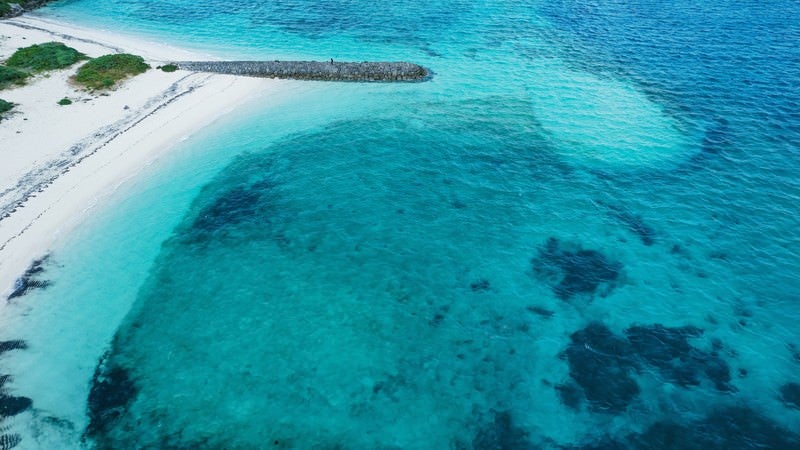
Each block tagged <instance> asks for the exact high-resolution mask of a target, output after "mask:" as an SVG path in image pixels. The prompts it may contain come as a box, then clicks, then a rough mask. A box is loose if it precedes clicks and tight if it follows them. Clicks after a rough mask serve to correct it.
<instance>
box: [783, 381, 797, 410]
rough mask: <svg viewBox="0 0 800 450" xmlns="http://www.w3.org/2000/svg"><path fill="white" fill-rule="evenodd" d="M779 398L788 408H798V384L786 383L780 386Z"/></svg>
mask: <svg viewBox="0 0 800 450" xmlns="http://www.w3.org/2000/svg"><path fill="white" fill-rule="evenodd" d="M781 400H783V403H785V404H786V406H789V407H790V408H795V409H800V384H799V383H786V384H784V385H783V386H781Z"/></svg>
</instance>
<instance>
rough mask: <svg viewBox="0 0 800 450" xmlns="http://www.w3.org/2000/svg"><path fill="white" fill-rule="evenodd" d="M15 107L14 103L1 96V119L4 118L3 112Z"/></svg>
mask: <svg viewBox="0 0 800 450" xmlns="http://www.w3.org/2000/svg"><path fill="white" fill-rule="evenodd" d="M12 109H14V104H13V103H11V102H7V101H5V100H3V99H2V98H0V120H3V114H4V113H7V112H9V111H11V110H12Z"/></svg>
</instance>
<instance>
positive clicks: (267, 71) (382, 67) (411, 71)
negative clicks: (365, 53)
mask: <svg viewBox="0 0 800 450" xmlns="http://www.w3.org/2000/svg"><path fill="white" fill-rule="evenodd" d="M174 64H175V65H177V66H178V67H179V68H180V69H183V70H190V71H193V72H213V73H224V74H230V75H243V76H250V77H264V78H287V79H292V80H319V81H362V82H364V81H383V82H388V81H425V80H427V79H428V78H430V72H429V71H428V70H427V69H425V68H424V67H422V66H419V65H417V64H412V63H408V62H367V61H365V62H338V61H335V62H331V61H325V62H320V61H184V62H176V63H174Z"/></svg>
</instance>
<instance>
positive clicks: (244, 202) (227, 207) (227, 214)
mask: <svg viewBox="0 0 800 450" xmlns="http://www.w3.org/2000/svg"><path fill="white" fill-rule="evenodd" d="M272 187H274V185H273V184H272V183H270V182H269V181H267V180H262V181H260V182H258V183H255V184H253V185H251V186H237V187H234V188H232V189H230V190H228V191H226V192H225V193H224V194H223V195H221V196H220V197H218V198H216V199H215V200H214V201H213V202H212V203H211V204H210V205H208V206H206V207H205V208H203V209H202V210H201V211H200V213H199V214H198V215H197V218H196V219H195V220H194V223H193V224H192V228H193V229H194V230H197V231H200V232H206V233H211V232H214V231H217V230H219V229H221V228H223V227H225V226H228V225H231V224H236V223H240V222H244V221H246V220H248V219H253V218H256V217H258V216H259V215H260V212H261V200H262V195H263V194H264V192H265V191H266V190H268V189H270V188H272Z"/></svg>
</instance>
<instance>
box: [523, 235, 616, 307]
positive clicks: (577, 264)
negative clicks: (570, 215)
mask: <svg viewBox="0 0 800 450" xmlns="http://www.w3.org/2000/svg"><path fill="white" fill-rule="evenodd" d="M531 268H532V269H533V273H534V274H535V275H536V276H537V277H539V278H541V279H542V280H543V281H545V282H546V283H548V284H549V285H550V287H551V289H552V290H553V293H554V294H555V295H556V297H558V298H559V299H561V300H571V299H572V298H573V297H575V296H579V295H583V296H589V297H593V296H594V295H597V294H599V295H600V296H603V297H604V296H606V295H608V294H609V293H610V292H611V291H612V290H613V289H614V287H615V285H616V281H617V279H618V278H619V276H620V273H621V271H622V264H621V263H619V262H617V261H614V260H612V259H610V258H609V257H607V256H606V255H604V254H603V253H600V252H599V251H597V250H587V249H584V248H582V247H581V246H580V245H577V244H573V243H564V242H561V241H559V240H558V239H556V238H554V237H551V238H549V239H548V240H547V242H546V243H545V244H544V245H543V246H542V247H540V248H539V252H538V255H537V256H536V257H534V258H533V259H531Z"/></svg>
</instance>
